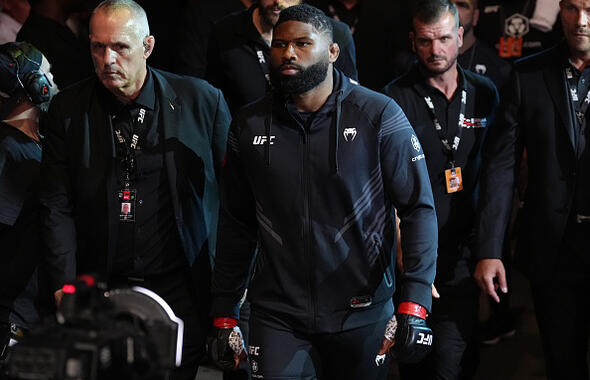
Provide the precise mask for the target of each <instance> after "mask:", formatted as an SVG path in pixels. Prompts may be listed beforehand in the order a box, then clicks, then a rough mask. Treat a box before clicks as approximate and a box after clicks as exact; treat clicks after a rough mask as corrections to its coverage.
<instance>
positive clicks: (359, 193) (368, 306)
mask: <svg viewBox="0 0 590 380" xmlns="http://www.w3.org/2000/svg"><path fill="white" fill-rule="evenodd" d="M271 46H272V47H271V65H272V81H273V84H274V87H275V89H276V90H275V91H274V92H272V93H270V94H268V95H267V96H266V97H265V98H264V99H262V100H260V101H258V102H256V103H253V104H251V105H249V106H246V107H244V108H243V109H242V111H241V112H240V114H239V117H238V118H237V120H236V121H235V123H234V124H233V125H232V128H231V129H230V134H229V137H228V156H227V161H226V164H225V166H224V168H223V173H222V190H221V197H222V204H223V206H222V213H221V217H220V226H219V229H220V231H219V239H218V241H219V245H218V251H217V256H216V261H215V271H214V279H213V289H214V296H215V298H214V303H213V308H212V315H213V316H214V317H215V318H214V324H215V326H217V327H218V335H217V338H218V339H217V341H216V342H214V344H212V347H213V348H214V353H215V352H216V353H221V354H223V353H224V352H228V350H227V349H226V347H227V346H228V345H229V347H231V348H232V350H235V361H236V362H239V360H241V359H242V358H243V357H244V354H243V352H242V347H240V346H241V345H240V344H239V342H240V335H239V330H238V329H237V327H236V324H237V320H236V319H237V317H238V306H239V301H240V298H241V297H242V293H243V291H244V284H245V282H246V276H247V274H248V272H249V266H250V265H249V264H250V261H251V259H252V256H253V253H254V251H255V249H256V247H258V255H257V259H256V262H255V264H254V269H253V274H252V278H251V282H250V284H249V287H248V299H249V301H250V302H251V305H252V311H251V316H250V334H249V342H248V343H249V348H248V354H249V357H250V365H251V369H252V377H254V378H256V377H260V378H262V377H264V378H315V377H316V376H318V377H320V378H327V379H360V378H370V379H384V378H385V377H386V376H387V366H378V365H377V364H376V356H377V354H385V353H386V351H387V350H388V348H389V347H390V346H391V344H392V343H391V341H392V340H393V339H394V337H395V340H396V342H395V347H396V349H397V352H398V354H399V355H400V357H407V358H412V357H413V356H414V355H415V356H416V357H419V356H420V354H421V353H422V351H424V347H428V346H429V344H430V342H431V338H432V335H431V334H430V333H429V329H427V328H426V326H425V318H426V314H427V312H428V310H429V309H430V305H431V285H432V281H433V277H434V271H435V268H434V267H435V260H436V236H437V229H436V216H435V212H434V207H433V200H432V191H431V189H430V185H429V182H428V173H427V170H426V165H425V162H424V160H423V158H424V155H423V151H422V148H421V146H420V143H419V142H418V139H417V138H416V136H415V134H414V132H413V129H412V127H411V126H410V124H409V123H408V121H407V119H406V118H405V116H404V115H403V113H402V111H401V110H400V108H399V107H398V106H397V105H396V104H395V102H393V101H392V100H391V99H388V98H387V97H385V96H383V95H381V94H378V93H375V92H372V91H371V90H368V89H366V88H364V87H361V86H359V85H357V84H356V83H355V82H354V81H353V80H351V79H350V78H348V77H346V76H344V75H343V74H342V73H340V72H339V71H338V70H334V69H333V64H334V62H335V61H336V59H337V58H338V52H339V51H338V45H337V44H334V43H333V36H332V28H331V24H330V23H329V21H328V20H327V19H326V16H325V15H324V14H323V13H322V12H321V11H319V10H317V9H316V8H314V7H311V6H308V5H297V6H293V7H291V8H288V9H285V10H283V11H282V12H281V15H280V17H279V20H278V22H277V24H276V25H275V29H274V33H273V41H272V45H271ZM394 206H395V207H396V209H397V210H399V214H400V216H401V220H402V231H403V232H404V236H406V239H404V247H405V250H406V252H407V256H406V261H405V265H406V272H405V276H404V278H403V279H402V281H401V284H402V285H401V289H399V292H400V294H401V295H400V299H401V300H402V303H401V305H400V308H399V310H398V314H397V318H392V315H393V311H394V310H393V304H392V300H391V297H392V294H393V291H394V283H395V281H394V272H393V267H394V265H395V260H394V249H393V248H394V246H395V229H394V224H393V221H392V218H391V211H392V208H393V207H394ZM396 320H397V321H398V324H399V326H398V328H397V331H398V332H400V334H399V335H398V336H396V335H395V334H396V333H395V323H396ZM388 321H389V323H388ZM386 325H387V327H388V328H387V330H386ZM416 329H418V330H420V332H421V333H422V334H423V335H422V336H423V338H424V339H416V340H413V341H410V342H406V341H404V340H403V339H402V336H404V333H407V332H408V331H416ZM410 335H411V334H410ZM416 336H417V335H416ZM382 346H383V347H382ZM380 347H381V349H380ZM381 358H382V357H378V358H377V359H379V360H377V362H378V363H382V361H381V360H382V359H381ZM214 359H215V360H217V361H218V362H219V363H221V364H223V365H224V366H227V367H233V366H234V365H235V363H234V360H233V359H232V358H231V357H229V358H228V357H227V356H224V355H216V356H215V357H214ZM222 359H225V360H222Z"/></svg>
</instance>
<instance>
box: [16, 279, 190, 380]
mask: <svg viewBox="0 0 590 380" xmlns="http://www.w3.org/2000/svg"><path fill="white" fill-rule="evenodd" d="M63 290H64V297H63V299H62V304H61V306H60V308H59V310H58V312H57V313H56V316H55V318H50V319H49V320H46V321H45V323H43V324H42V325H41V326H39V327H38V328H36V329H33V330H31V332H30V334H29V335H28V336H26V337H24V338H23V339H22V340H21V341H20V342H18V343H17V344H16V345H14V346H13V347H11V348H10V350H9V352H8V356H7V360H6V374H7V377H8V378H9V379H15V380H16V379H31V380H32V379H56V380H102V379H108V380H114V379H142V380H143V379H146V380H160V379H163V380H164V379H167V378H168V376H169V373H170V371H171V369H173V368H174V367H175V366H178V365H180V361H181V358H182V357H181V353H182V335H183V326H184V324H183V321H182V320H181V319H179V318H178V317H176V316H175V315H174V313H173V312H172V310H171V309H170V307H169V306H168V305H167V304H166V302H164V300H163V299H162V298H161V297H159V296H158V295H157V294H155V293H153V292H151V291H150V290H148V289H145V288H141V287H132V288H120V289H112V290H107V289H106V286H105V285H104V284H101V283H96V281H95V280H94V278H92V277H87V278H85V279H84V280H82V281H78V282H76V283H75V284H70V285H66V286H64V288H63Z"/></svg>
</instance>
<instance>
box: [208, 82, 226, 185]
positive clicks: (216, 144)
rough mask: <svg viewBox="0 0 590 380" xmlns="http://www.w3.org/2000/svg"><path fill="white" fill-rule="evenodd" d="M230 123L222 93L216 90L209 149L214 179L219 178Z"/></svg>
mask: <svg viewBox="0 0 590 380" xmlns="http://www.w3.org/2000/svg"><path fill="white" fill-rule="evenodd" d="M230 123H231V115H230V113H229V108H228V107H227V103H226V102H225V99H224V97H223V93H222V92H221V91H220V90H217V108H216V110H215V121H214V123H213V133H212V134H211V135H212V141H211V149H212V151H213V160H214V165H215V178H219V173H220V171H221V166H222V165H223V160H224V158H225V149H226V146H227V134H228V130H229V125H230Z"/></svg>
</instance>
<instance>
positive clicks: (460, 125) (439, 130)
mask: <svg viewBox="0 0 590 380" xmlns="http://www.w3.org/2000/svg"><path fill="white" fill-rule="evenodd" d="M424 102H426V106H427V107H428V110H429V111H430V116H431V117H432V121H433V123H434V129H436V132H437V134H438V137H439V138H440V141H441V142H442V145H443V147H444V148H445V151H446V152H447V155H448V156H449V165H450V167H451V168H452V167H455V152H456V151H457V149H458V148H459V143H460V142H461V135H462V134H463V123H464V121H465V106H466V105H467V91H465V90H462V91H461V108H460V109H459V121H458V123H457V135H456V136H455V138H454V139H453V145H450V144H449V141H448V140H447V138H446V137H445V135H444V134H443V131H442V126H441V125H440V122H439V121H438V118H437V117H436V113H435V111H434V103H433V102H432V99H431V98H430V96H425V97H424Z"/></svg>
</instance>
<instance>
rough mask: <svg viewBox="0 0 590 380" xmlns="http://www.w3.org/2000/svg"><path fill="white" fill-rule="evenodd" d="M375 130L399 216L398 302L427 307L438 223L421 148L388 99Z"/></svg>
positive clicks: (397, 108) (408, 125) (387, 179)
mask: <svg viewBox="0 0 590 380" xmlns="http://www.w3.org/2000/svg"><path fill="white" fill-rule="evenodd" d="M379 136H380V140H381V143H380V149H381V166H382V168H383V169H382V170H383V175H384V179H383V180H384V186H385V190H386V192H387V194H388V196H389V198H390V200H391V201H392V202H393V205H394V206H395V208H396V210H397V211H398V215H399V218H400V220H401V222H400V230H401V234H402V236H403V239H402V250H403V253H404V255H403V262H404V268H405V273H404V274H403V277H402V279H401V281H400V283H401V289H400V302H404V301H410V302H415V303H417V304H420V305H422V306H424V307H425V308H426V309H428V310H430V308H431V307H432V290H431V287H432V283H433V282H434V276H435V273H436V255H437V245H438V227H437V222H436V213H435V210H434V200H433V197H432V188H431V186H430V179H429V177H428V170H427V168H426V163H425V157H424V151H423V150H422V147H421V146H420V143H419V141H418V138H417V137H416V134H415V133H414V130H413V128H412V126H411V125H410V122H409V121H408V119H407V118H406V116H405V114H404V113H403V112H402V110H401V108H400V107H399V106H398V105H397V104H396V103H395V102H394V101H393V100H392V101H390V102H389V103H388V104H387V106H386V108H385V109H384V111H383V113H382V117H381V125H380V131H379Z"/></svg>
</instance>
